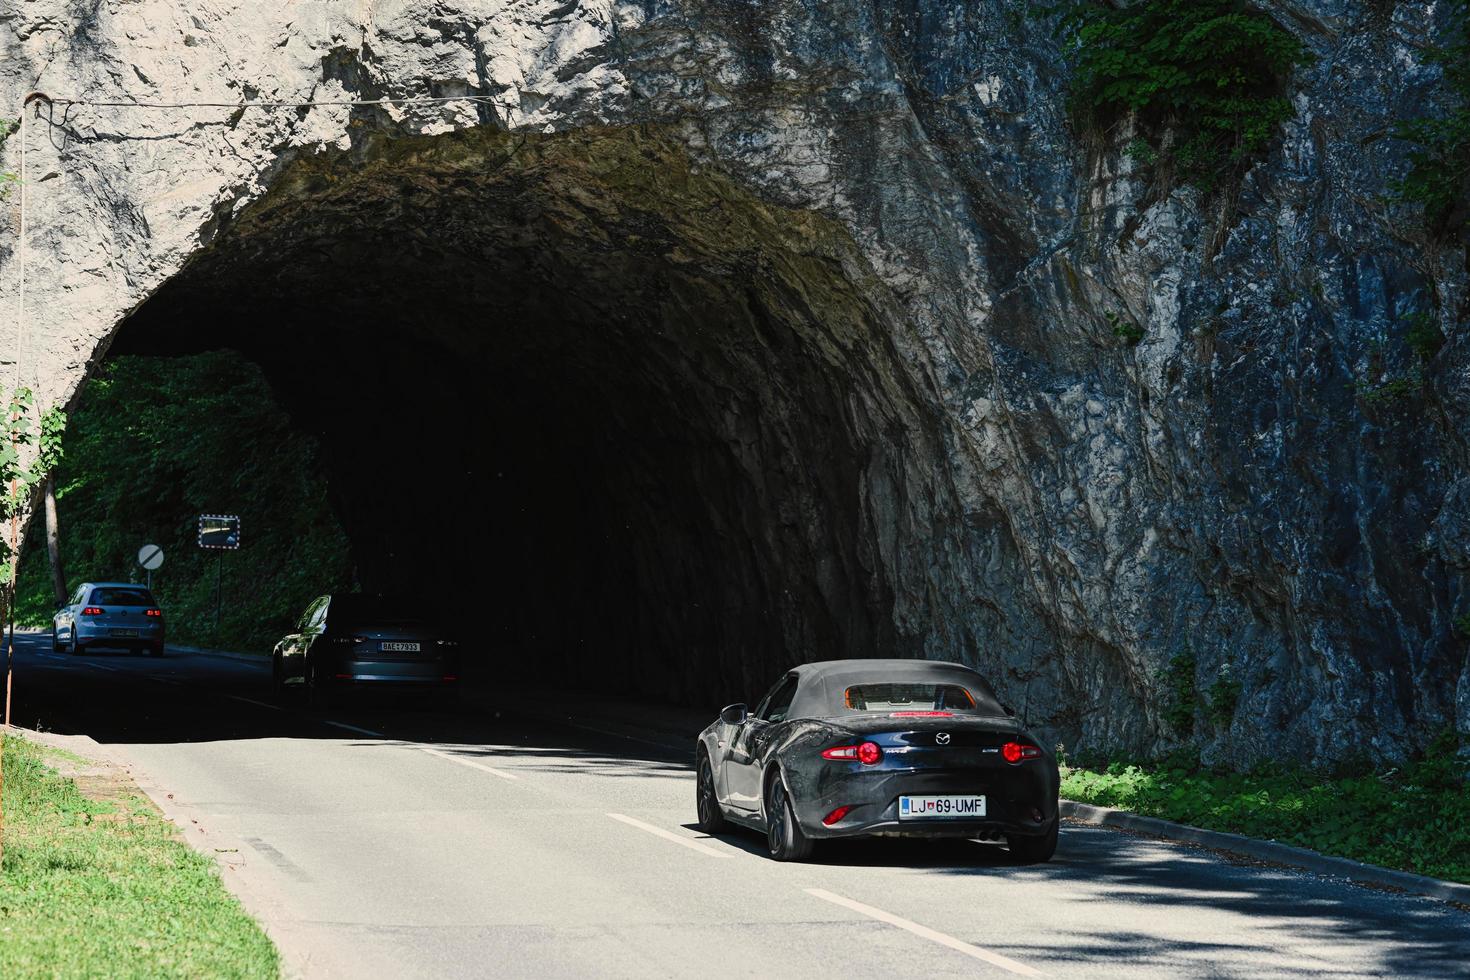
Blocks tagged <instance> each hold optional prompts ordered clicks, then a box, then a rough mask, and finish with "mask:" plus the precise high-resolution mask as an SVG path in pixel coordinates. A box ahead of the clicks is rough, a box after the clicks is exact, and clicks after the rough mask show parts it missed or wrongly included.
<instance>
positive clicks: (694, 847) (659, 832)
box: [607, 813, 734, 858]
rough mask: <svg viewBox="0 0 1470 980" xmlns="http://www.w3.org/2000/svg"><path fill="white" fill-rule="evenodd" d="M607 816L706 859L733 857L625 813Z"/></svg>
mask: <svg viewBox="0 0 1470 980" xmlns="http://www.w3.org/2000/svg"><path fill="white" fill-rule="evenodd" d="M607 815H608V816H609V817H612V818H613V819H614V820H616V821H618V822H619V823H625V824H627V825H628V826H629V827H634V828H636V829H638V830H641V831H644V832H645V833H649V834H652V835H653V836H655V837H662V838H663V839H664V840H666V841H670V842H671V843H674V844H679V845H681V846H683V847H687V848H689V849H690V850H691V851H697V852H699V853H700V854H703V855H705V856H706V857H715V858H731V857H734V855H733V854H726V853H725V852H724V851H717V850H715V849H714V848H713V847H709V846H707V845H704V844H701V843H700V842H699V841H697V840H688V839H686V838H684V837H680V836H679V835H678V834H676V833H674V832H673V831H672V830H664V829H663V828H662V827H655V826H654V825H653V824H651V823H644V822H643V821H642V820H638V819H635V818H633V817H630V816H628V815H627V814H625V813H609V814H607Z"/></svg>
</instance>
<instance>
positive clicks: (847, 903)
mask: <svg viewBox="0 0 1470 980" xmlns="http://www.w3.org/2000/svg"><path fill="white" fill-rule="evenodd" d="M802 890H803V891H805V892H806V893H807V894H808V895H811V896H812V897H814V898H820V899H821V900H822V901H824V902H831V903H832V904H833V905H840V906H842V907H843V908H845V909H848V910H849V911H852V912H856V913H858V914H859V915H865V916H867V917H868V918H870V919H876V920H877V921H879V922H885V923H887V924H888V925H890V926H894V927H896V928H899V929H902V930H904V931H905V932H910V933H913V934H914V935H915V936H918V937H919V938H921V939H927V940H929V941H930V942H932V943H938V944H939V945H941V946H945V947H948V948H949V949H952V950H954V951H955V952H957V953H964V954H965V955H966V956H969V957H972V958H973V959H977V960H982V961H984V962H986V963H989V964H990V965H991V966H998V967H1000V968H1001V969H1002V970H1009V971H1010V972H1011V973H1016V974H1019V975H1020V976H1023V977H1044V976H1046V974H1044V973H1042V972H1041V971H1040V970H1038V969H1036V968H1035V967H1034V966H1027V965H1026V964H1025V963H1022V962H1020V961H1019V960H1013V959H1011V958H1010V957H1009V956H1004V955H1002V954H1000V953H994V952H991V951H990V950H988V949H986V948H985V947H983V946H976V945H975V944H974V943H967V942H965V941H964V940H963V939H956V938H955V937H954V936H951V935H949V934H948V933H945V932H940V931H939V930H938V929H931V928H929V927H928V926H924V925H920V924H919V923H917V922H914V921H913V920H911V919H905V918H904V917H903V916H901V915H894V914H893V913H892V912H885V911H883V910H882V909H879V908H874V907H873V906H871V905H864V904H863V903H862V902H858V901H854V900H853V899H850V898H847V897H845V896H842V895H838V894H837V893H836V892H829V891H827V889H825V888H804V889H802Z"/></svg>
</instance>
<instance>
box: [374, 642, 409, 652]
mask: <svg viewBox="0 0 1470 980" xmlns="http://www.w3.org/2000/svg"><path fill="white" fill-rule="evenodd" d="M378 649H379V650H382V651H383V652H384V653H418V652H419V645H418V644H417V643H391V642H390V643H379V644H378Z"/></svg>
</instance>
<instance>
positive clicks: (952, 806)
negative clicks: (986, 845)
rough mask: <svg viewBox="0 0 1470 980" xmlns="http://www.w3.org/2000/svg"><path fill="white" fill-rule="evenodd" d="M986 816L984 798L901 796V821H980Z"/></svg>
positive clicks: (899, 813) (899, 808) (899, 805)
mask: <svg viewBox="0 0 1470 980" xmlns="http://www.w3.org/2000/svg"><path fill="white" fill-rule="evenodd" d="M984 816H985V797H983V796H900V797H899V798H898V819H900V820H978V819H980V818H981V817H984Z"/></svg>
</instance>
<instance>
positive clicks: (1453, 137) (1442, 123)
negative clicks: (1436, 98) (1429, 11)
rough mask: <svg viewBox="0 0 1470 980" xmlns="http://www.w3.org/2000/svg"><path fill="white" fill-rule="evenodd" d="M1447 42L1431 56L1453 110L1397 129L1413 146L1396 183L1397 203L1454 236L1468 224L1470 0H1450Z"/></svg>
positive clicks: (1395, 132)
mask: <svg viewBox="0 0 1470 980" xmlns="http://www.w3.org/2000/svg"><path fill="white" fill-rule="evenodd" d="M1450 9H1451V16H1452V18H1453V26H1452V28H1451V30H1450V39H1449V42H1448V43H1447V44H1445V45H1443V46H1441V47H1439V48H1435V49H1432V50H1431V51H1430V53H1429V55H1428V59H1429V60H1430V61H1431V62H1437V63H1438V64H1440V65H1441V66H1443V69H1444V81H1445V85H1446V87H1448V88H1449V90H1450V92H1451V93H1452V94H1453V95H1454V97H1455V103H1456V104H1455V106H1454V107H1453V108H1452V109H1451V110H1450V112H1449V114H1448V115H1446V116H1445V117H1443V118H1433V117H1429V116H1421V117H1419V118H1416V119H1408V120H1405V121H1403V122H1401V123H1399V124H1398V126H1397V127H1396V128H1395V129H1394V135H1395V136H1397V137H1398V138H1399V139H1401V140H1405V141H1407V142H1409V143H1411V144H1413V146H1414V148H1413V149H1412V150H1410V151H1409V171H1408V173H1407V174H1405V175H1404V177H1403V178H1402V179H1401V180H1398V181H1395V182H1394V184H1393V190H1394V192H1395V193H1396V194H1397V195H1398V198H1399V200H1401V201H1404V202H1407V203H1409V204H1417V205H1419V206H1420V207H1422V208H1423V209H1424V216H1425V218H1426V219H1427V220H1428V221H1429V223H1430V224H1431V226H1433V228H1434V230H1435V231H1437V232H1440V233H1444V234H1451V233H1453V232H1456V231H1458V230H1459V229H1460V228H1461V227H1463V226H1464V224H1465V222H1466V220H1467V219H1470V207H1467V197H1470V194H1467V192H1470V0H1452V4H1451V7H1450Z"/></svg>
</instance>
